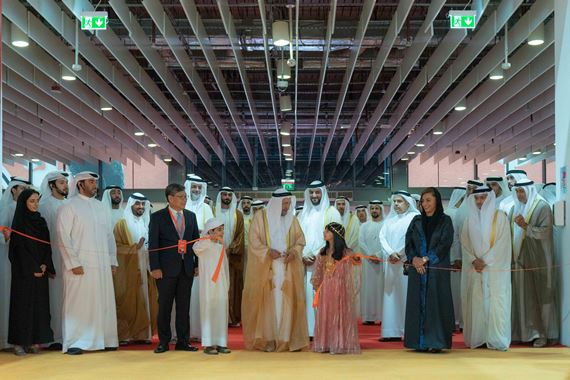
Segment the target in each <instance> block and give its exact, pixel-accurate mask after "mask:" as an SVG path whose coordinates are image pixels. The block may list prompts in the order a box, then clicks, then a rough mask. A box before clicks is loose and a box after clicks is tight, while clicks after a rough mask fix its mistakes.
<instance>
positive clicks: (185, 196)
mask: <svg viewBox="0 0 570 380" xmlns="http://www.w3.org/2000/svg"><path fill="white" fill-rule="evenodd" d="M172 196H173V197H174V198H179V199H188V195H186V194H179V195H172Z"/></svg>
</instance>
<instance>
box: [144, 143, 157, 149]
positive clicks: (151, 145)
mask: <svg viewBox="0 0 570 380" xmlns="http://www.w3.org/2000/svg"><path fill="white" fill-rule="evenodd" d="M147 146H148V147H149V148H156V147H157V146H158V144H155V143H150V144H148V145H147Z"/></svg>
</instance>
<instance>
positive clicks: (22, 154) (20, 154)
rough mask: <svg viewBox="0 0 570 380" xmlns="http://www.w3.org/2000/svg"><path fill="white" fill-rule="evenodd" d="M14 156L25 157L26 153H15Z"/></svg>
mask: <svg viewBox="0 0 570 380" xmlns="http://www.w3.org/2000/svg"><path fill="white" fill-rule="evenodd" d="M12 156H14V157H24V153H14V154H13V155H12Z"/></svg>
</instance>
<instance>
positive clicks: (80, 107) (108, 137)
mask: <svg viewBox="0 0 570 380" xmlns="http://www.w3.org/2000/svg"><path fill="white" fill-rule="evenodd" d="M8 44H9V42H7V41H4V45H3V46H4V47H7V46H8ZM30 48H31V49H30ZM34 48H35V49H38V50H41V48H39V47H38V46H37V45H35V44H32V45H31V46H28V48H26V49H18V50H25V54H34V50H35V49H34ZM3 52H4V55H3V60H2V63H4V65H5V66H6V67H8V68H9V69H10V71H9V72H10V73H17V75H19V78H22V79H26V80H27V81H29V82H30V83H31V84H33V85H34V86H35V87H36V88H38V89H40V90H41V91H42V92H43V94H44V95H45V96H47V97H50V98H52V99H54V100H56V101H58V102H59V103H61V104H62V105H64V106H66V107H67V109H69V110H71V111H72V112H74V113H75V114H76V115H77V116H79V117H80V118H81V119H83V120H84V121H83V122H82V123H80V124H79V125H81V126H83V127H84V128H90V129H93V130H97V131H99V135H100V137H101V140H102V141H104V142H105V144H106V145H108V146H109V147H110V148H111V151H114V152H117V153H116V154H120V155H121V156H123V155H125V156H127V157H129V158H130V159H131V160H134V161H135V162H137V163H140V159H141V157H143V158H144V159H146V160H148V161H149V162H154V155H153V154H152V152H150V151H149V150H147V149H144V148H143V147H142V146H141V145H139V144H137V142H136V141H134V140H133V137H134V135H133V133H134V132H132V131H131V135H127V134H126V132H124V131H123V130H121V129H118V128H116V126H115V125H114V124H112V123H111V122H110V121H109V120H107V119H106V118H104V117H103V116H102V113H103V112H101V110H100V102H99V98H98V97H97V101H96V102H97V106H96V107H97V109H98V112H96V111H95V110H94V109H93V108H92V107H91V106H90V105H89V104H88V103H86V102H83V101H82V100H83V99H82V96H81V95H80V97H77V96H74V95H73V93H76V94H77V93H82V94H85V95H86V96H87V95H88V92H83V91H89V92H90V90H89V89H88V88H87V87H85V88H83V87H84V85H83V84H82V83H81V82H80V81H73V82H77V83H70V84H67V83H66V84H65V88H66V89H68V88H72V93H69V92H67V91H65V90H63V88H62V90H61V91H59V92H54V91H52V86H53V85H54V83H56V82H55V80H54V79H52V78H49V77H48V76H47V75H45V74H44V73H43V71H42V69H41V68H40V67H42V66H43V65H44V64H49V63H50V61H53V60H52V58H51V57H49V56H48V55H47V54H46V57H39V58H40V59H39V60H38V63H39V64H40V66H39V67H38V66H34V65H33V64H31V63H29V62H28V61H27V60H26V59H25V58H24V57H23V56H21V55H18V54H16V52H15V51H14V50H12V49H11V48H5V49H4V50H3ZM41 52H42V53H45V52H43V50H42V51H41ZM41 58H43V59H41ZM54 65H55V66H56V67H59V66H58V65H56V64H55V62H54ZM55 72H57V73H59V72H60V71H59V69H56V70H55ZM53 74H54V75H57V74H55V73H53ZM62 82H65V81H62ZM124 148H125V149H124Z"/></svg>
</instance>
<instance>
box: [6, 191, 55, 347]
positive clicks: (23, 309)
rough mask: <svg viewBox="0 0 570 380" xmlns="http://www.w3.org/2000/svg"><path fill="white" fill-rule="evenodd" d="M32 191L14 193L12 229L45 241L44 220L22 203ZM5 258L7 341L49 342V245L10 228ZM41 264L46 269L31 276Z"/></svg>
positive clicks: (50, 331) (46, 231) (23, 342)
mask: <svg viewBox="0 0 570 380" xmlns="http://www.w3.org/2000/svg"><path fill="white" fill-rule="evenodd" d="M34 193H35V191H34V190H25V191H24V192H22V194H20V196H19V197H18V204H17V206H16V212H15V215H14V221H13V223H12V229H13V230H15V231H18V232H22V233H24V234H27V235H30V236H33V237H36V238H38V239H41V240H45V241H49V231H48V228H47V224H46V222H45V220H44V219H43V218H42V217H41V215H40V214H39V213H38V212H31V211H29V210H28V208H27V206H26V201H27V200H28V198H29V197H30V196H31V195H32V194H34ZM9 258H10V262H11V264H12V282H11V287H10V320H9V331H8V343H10V344H13V345H18V346H31V345H32V344H42V343H49V342H53V331H52V329H51V327H50V320H51V317H50V309H49V288H48V286H49V283H48V281H49V280H48V273H50V274H55V270H54V267H53V262H52V258H51V247H50V245H49V244H43V243H39V242H36V241H34V240H32V239H30V238H27V237H24V236H21V235H19V234H17V233H16V232H12V234H11V237H10V251H9ZM41 265H46V267H47V270H46V272H45V274H44V276H42V277H35V276H34V273H40V272H41V271H42V270H41V269H40V266H41Z"/></svg>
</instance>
